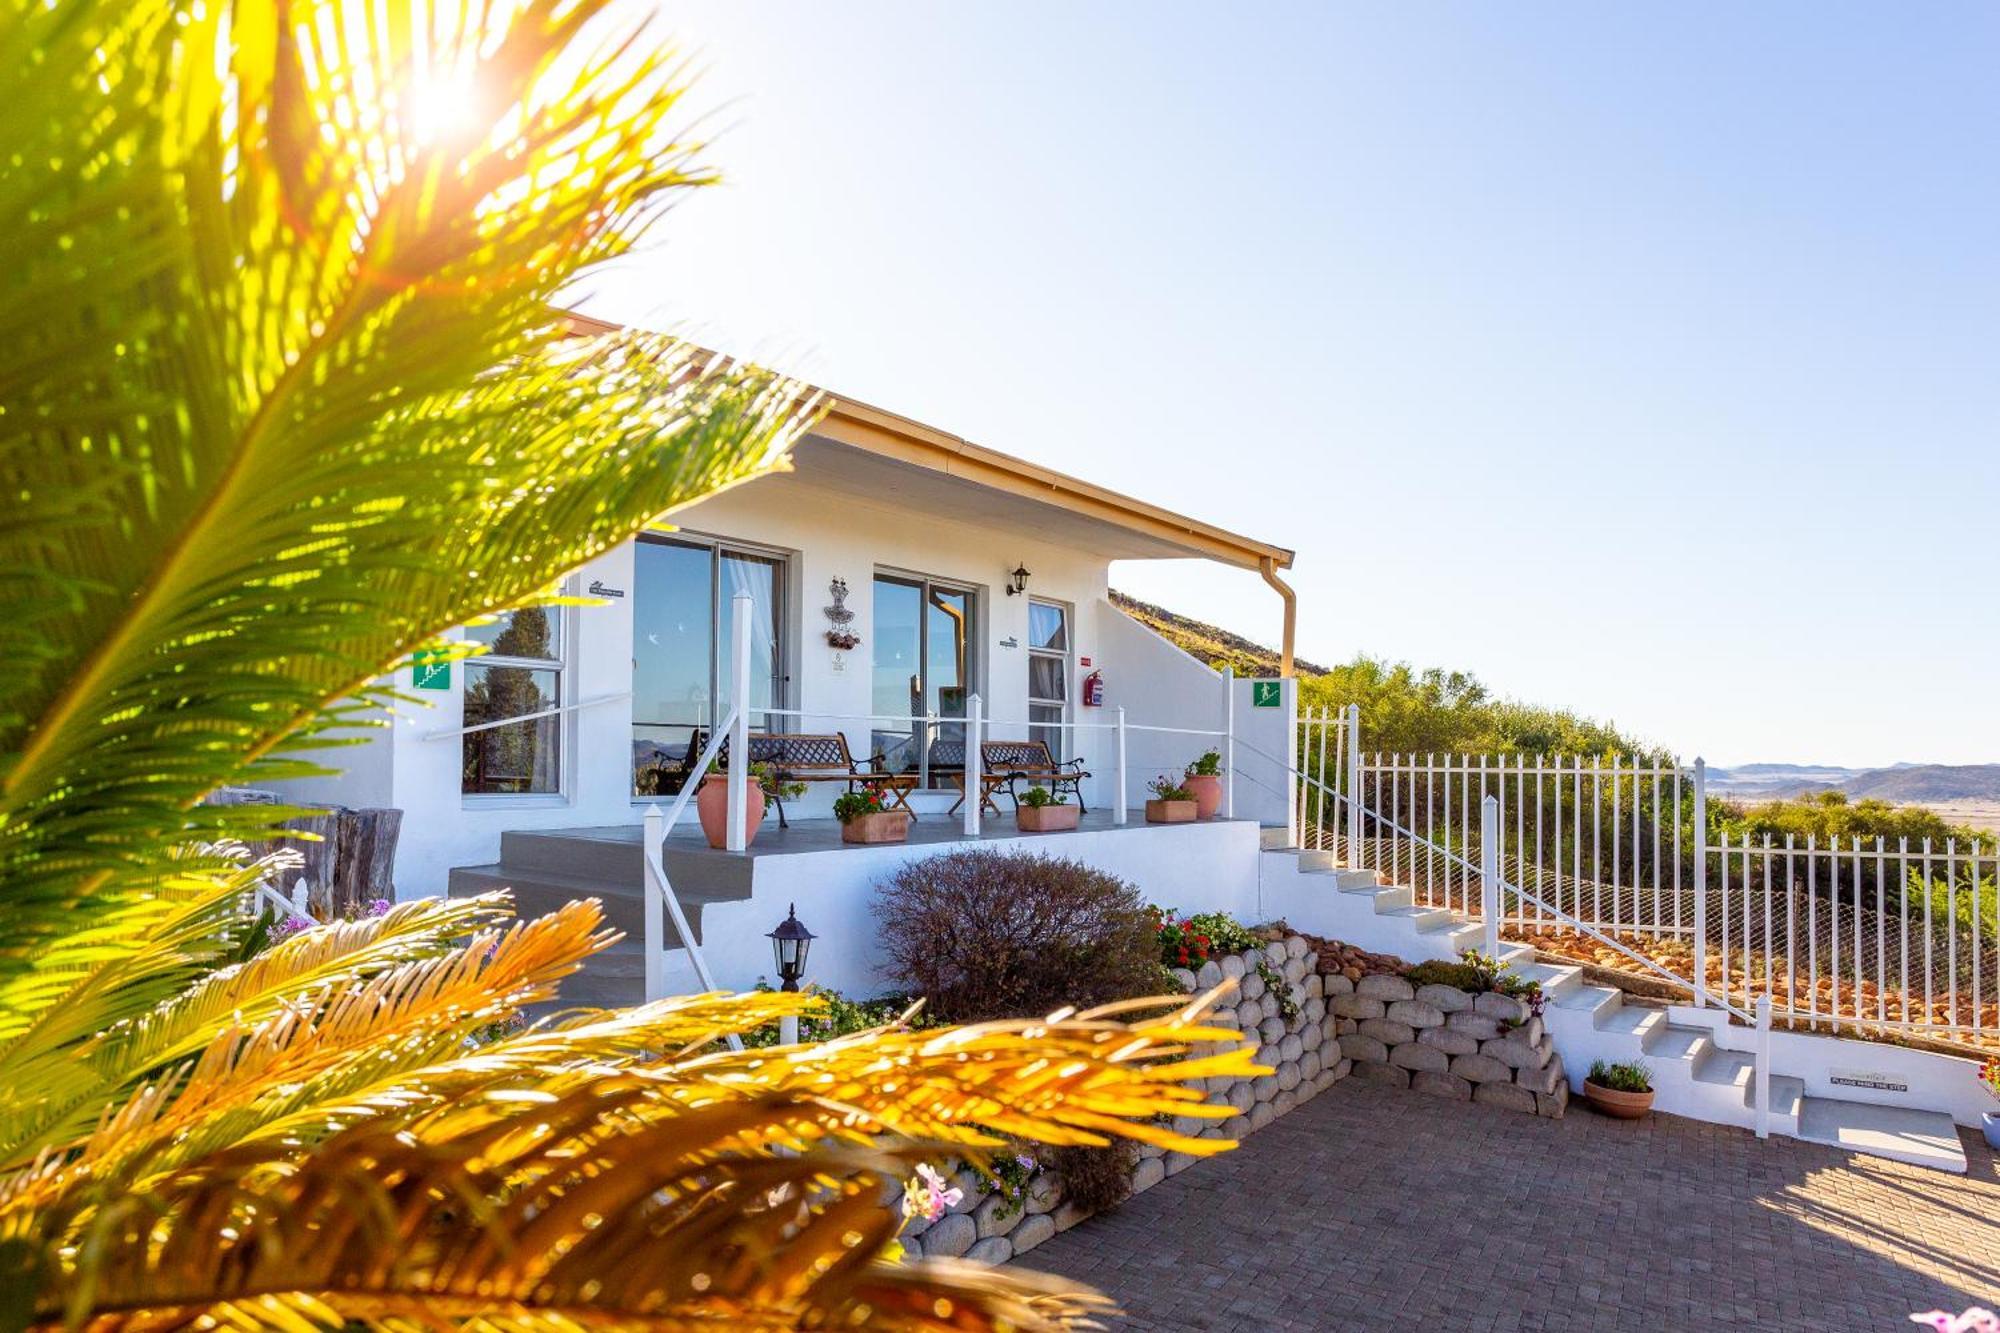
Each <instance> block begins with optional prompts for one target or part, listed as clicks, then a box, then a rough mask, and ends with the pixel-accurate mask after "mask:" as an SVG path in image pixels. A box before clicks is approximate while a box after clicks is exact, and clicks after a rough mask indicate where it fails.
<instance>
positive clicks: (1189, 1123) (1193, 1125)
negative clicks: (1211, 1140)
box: [1172, 1115, 1208, 1138]
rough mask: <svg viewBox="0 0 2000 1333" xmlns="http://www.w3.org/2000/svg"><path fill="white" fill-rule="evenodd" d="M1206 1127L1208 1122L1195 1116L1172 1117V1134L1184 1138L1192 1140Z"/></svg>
mask: <svg viewBox="0 0 2000 1333" xmlns="http://www.w3.org/2000/svg"><path fill="white" fill-rule="evenodd" d="M1207 1127H1208V1121H1206V1120H1204V1119H1202V1118H1201V1117H1200V1116H1195V1115H1177V1116H1175V1117H1174V1119H1173V1124H1172V1129H1173V1131H1174V1133H1176V1134H1179V1135H1182V1136H1183V1137H1186V1138H1193V1137H1194V1136H1195V1135H1197V1134H1199V1133H1201V1131H1202V1130H1204V1129H1206V1128H1207Z"/></svg>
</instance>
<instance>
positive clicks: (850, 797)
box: [833, 788, 888, 824]
mask: <svg viewBox="0 0 2000 1333" xmlns="http://www.w3.org/2000/svg"><path fill="white" fill-rule="evenodd" d="M886 809H888V807H887V806H885V805H883V804H882V793H880V792H878V791H875V790H873V789H872V788H871V789H869V790H865V791H848V792H842V793H841V794H840V795H838V796H836V797H834V798H833V817H834V818H835V819H838V820H839V821H840V822H841V823H843V824H852V823H853V822H854V821H855V820H857V819H859V818H861V816H863V815H879V814H881V813H882V812H883V811H884V810H886Z"/></svg>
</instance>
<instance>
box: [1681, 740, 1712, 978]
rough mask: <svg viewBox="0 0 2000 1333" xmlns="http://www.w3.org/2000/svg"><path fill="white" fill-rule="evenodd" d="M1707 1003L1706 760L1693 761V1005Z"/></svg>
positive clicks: (1697, 758) (1698, 757) (1697, 759)
mask: <svg viewBox="0 0 2000 1333" xmlns="http://www.w3.org/2000/svg"><path fill="white" fill-rule="evenodd" d="M1676 887H1678V886H1676ZM1707 1004H1708V761H1707V760H1705V759H1703V758H1701V757H1700V756H1699V755H1697V756H1695V761H1694V1007H1695V1008H1697V1009H1700V1008H1703V1007H1705V1006H1706V1005H1707Z"/></svg>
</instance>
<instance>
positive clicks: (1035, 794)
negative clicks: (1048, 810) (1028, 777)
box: [1021, 787, 1069, 810]
mask: <svg viewBox="0 0 2000 1333" xmlns="http://www.w3.org/2000/svg"><path fill="white" fill-rule="evenodd" d="M1021 804H1022V805H1025V806H1027V807H1028V808H1029V809H1030V810H1039V809H1041V808H1042V807H1043V806H1045V805H1068V804H1069V797H1067V796H1065V795H1063V794H1062V793H1061V792H1052V791H1050V790H1049V789H1048V788H1047V787H1030V788H1028V789H1027V790H1026V791H1024V792H1022V793H1021Z"/></svg>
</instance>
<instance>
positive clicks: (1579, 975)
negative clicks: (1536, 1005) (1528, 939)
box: [1514, 963, 1583, 1001]
mask: <svg viewBox="0 0 2000 1333" xmlns="http://www.w3.org/2000/svg"><path fill="white" fill-rule="evenodd" d="M1514 975H1515V976H1517V977H1519V978H1521V980H1523V981H1538V982H1540V983H1541V986H1542V997H1543V998H1544V999H1545V1000H1549V1001H1555V1000H1558V999H1561V998H1562V997H1563V996H1564V995H1567V994H1569V993H1570V992H1571V991H1573V990H1575V989H1576V988H1577V987H1578V986H1581V985H1582V984H1583V969H1582V968H1580V967H1568V966H1566V965H1564V964H1562V963H1522V964H1520V965H1519V966H1517V967H1515V969H1514Z"/></svg>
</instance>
